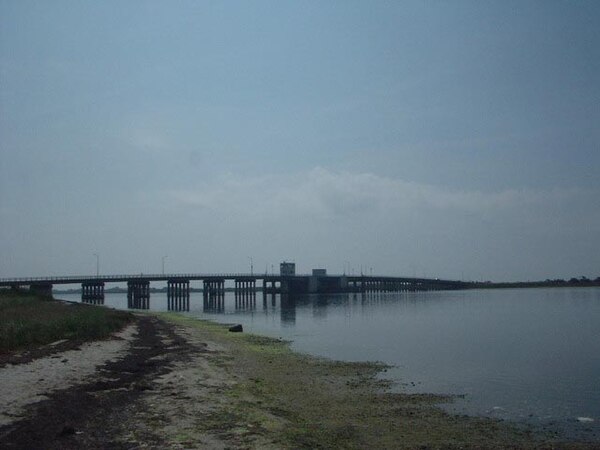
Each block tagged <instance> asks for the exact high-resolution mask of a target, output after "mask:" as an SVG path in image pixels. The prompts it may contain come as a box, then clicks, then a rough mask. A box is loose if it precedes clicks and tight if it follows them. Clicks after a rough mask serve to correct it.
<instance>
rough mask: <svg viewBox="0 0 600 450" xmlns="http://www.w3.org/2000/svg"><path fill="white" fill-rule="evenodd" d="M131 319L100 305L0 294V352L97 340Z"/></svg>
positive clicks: (29, 294) (18, 293) (8, 292)
mask: <svg viewBox="0 0 600 450" xmlns="http://www.w3.org/2000/svg"><path fill="white" fill-rule="evenodd" d="M131 318H132V316H131V315H130V314H128V313H125V312H121V311H114V310H111V309H108V308H104V307H101V306H91V305H82V304H70V303H66V302H62V301H57V300H52V299H47V298H44V297H40V296H38V295H36V294H33V293H27V292H13V291H8V290H6V291H0V352H1V353H6V352H12V351H15V350H22V349H27V348H29V347H32V346H39V345H45V344H49V343H52V342H55V341H58V340H62V339H70V340H78V341H88V340H93V339H101V338H104V337H106V336H108V335H109V334H110V333H112V332H113V331H116V330H119V329H121V328H122V327H123V326H125V324H126V323H127V322H129V321H130V320H131Z"/></svg>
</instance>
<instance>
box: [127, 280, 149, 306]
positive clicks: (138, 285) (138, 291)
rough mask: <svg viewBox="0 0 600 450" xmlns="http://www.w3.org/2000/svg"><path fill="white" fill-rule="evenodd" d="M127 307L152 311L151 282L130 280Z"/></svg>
mask: <svg viewBox="0 0 600 450" xmlns="http://www.w3.org/2000/svg"><path fill="white" fill-rule="evenodd" d="M127 307H128V308H129V309H150V282H149V281H147V280H129V281H128V282H127Z"/></svg>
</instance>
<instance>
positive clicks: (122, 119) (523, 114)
mask: <svg viewBox="0 0 600 450" xmlns="http://www.w3.org/2000/svg"><path fill="white" fill-rule="evenodd" d="M598 23H600V2H597V1H594V0H592V1H582V0H574V1H553V0H544V1H534V0H530V1H520V0H519V1H511V0H502V1H480V0H474V1H460V0H457V1H452V2H446V1H418V2H417V1H402V2H398V1H383V0H381V1H376V2H371V1H352V0H343V1H341V0H340V1H327V2H323V1H316V0H305V1H283V0H274V1H252V2H248V1H184V0H177V1H172V2H171V1H143V0H139V1H129V2H123V1H103V2H97V1H85V0H81V1H75V0H69V1H64V0H56V1H52V2H47V1H42V0H38V1H29V0H18V1H17V0H0V278H2V277H27V276H46V275H79V274H81V275H85V274H95V272H96V263H97V258H96V256H95V254H97V255H98V256H99V262H100V272H101V273H103V274H121V273H124V274H128V273H160V271H161V270H162V263H163V261H164V263H165V270H166V272H168V273H206V272H211V273H212V272H248V271H249V270H250V264H251V263H252V266H253V270H254V271H255V272H261V273H264V272H265V271H268V272H271V267H272V266H273V267H274V268H275V270H276V271H277V267H278V264H279V262H281V261H283V260H287V261H295V262H296V265H297V271H298V272H302V273H306V272H309V271H310V269H312V268H317V267H318V268H326V269H327V270H328V271H329V272H330V273H342V272H343V271H346V272H347V273H360V271H361V270H362V271H363V272H364V273H370V272H371V270H372V271H373V273H375V274H382V275H397V276H415V275H416V276H426V277H439V278H448V279H464V280H493V281H510V280H515V281H516V280H519V281H526V280H540V279H547V278H570V277H572V276H576V277H579V276H587V277H590V278H596V277H598V276H600V177H599V176H598V172H599V169H600V27H599V26H598ZM165 256H166V258H165Z"/></svg>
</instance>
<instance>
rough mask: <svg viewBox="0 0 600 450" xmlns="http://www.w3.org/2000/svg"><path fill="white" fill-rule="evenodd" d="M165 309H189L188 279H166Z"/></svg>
mask: <svg viewBox="0 0 600 450" xmlns="http://www.w3.org/2000/svg"><path fill="white" fill-rule="evenodd" d="M167 309H168V310H169V311H189V310H190V280H182V279H171V280H167Z"/></svg>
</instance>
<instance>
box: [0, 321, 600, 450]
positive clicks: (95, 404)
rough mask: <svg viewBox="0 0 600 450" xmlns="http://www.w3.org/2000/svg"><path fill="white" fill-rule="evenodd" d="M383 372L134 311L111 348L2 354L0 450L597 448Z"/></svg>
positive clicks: (217, 327)
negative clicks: (457, 409) (457, 404)
mask: <svg viewBox="0 0 600 450" xmlns="http://www.w3.org/2000/svg"><path fill="white" fill-rule="evenodd" d="M78 352H80V353H82V355H83V357H79V358H78V357H76V356H74V355H75V354H76V353H78ZM86 361H87V364H85V362H86ZM0 363H2V361H0ZM382 369H383V367H382V366H380V365H377V364H354V363H340V362H334V361H327V360H322V359H318V358H311V357H308V356H305V355H298V354H296V353H293V352H291V351H290V350H289V347H288V346H287V344H286V343H284V342H279V341H276V340H273V339H266V338H261V337H257V336H249V335H245V334H243V333H242V334H237V333H236V334H233V333H228V332H227V330H226V328H224V327H223V326H221V325H216V324H211V323H206V322H199V321H194V320H191V319H186V318H183V317H181V316H177V315H162V316H161V317H160V318H159V317H157V316H153V315H138V316H137V317H136V320H135V323H134V324H133V325H131V326H130V328H128V329H126V330H124V331H123V332H122V333H121V334H119V335H118V336H115V337H113V338H112V339H109V340H106V341H102V342H96V343H93V344H83V345H80V346H76V347H75V348H74V347H73V345H72V344H68V343H56V345H54V346H47V347H46V348H45V349H39V350H38V351H36V352H33V353H31V352H30V353H29V354H27V355H12V356H11V358H9V359H6V358H5V360H4V362H3V365H2V366H1V367H0V380H1V381H2V385H3V389H5V390H4V391H2V390H0V394H1V393H2V392H4V394H3V396H2V397H0V402H1V403H0V406H2V409H1V410H0V419H1V421H0V424H1V425H2V426H1V427H0V447H1V448H6V449H11V448H22V449H39V448H44V449H98V448H106V449H134V448H156V449H159V448H161V449H162V448H211V449H212V448H261V449H262V448H593V445H592V444H584V443H581V444H577V443H561V442H559V441H558V440H557V439H556V438H555V437H553V436H541V435H537V434H534V433H532V431H531V430H527V429H517V428H515V427H513V426H510V425H507V424H504V423H501V422H498V421H493V420H488V419H476V418H467V417H458V416H451V415H448V414H446V413H444V412H442V411H441V410H440V409H438V408H437V407H436V406H435V404H436V403H439V402H440V401H442V400H444V399H442V398H440V397H436V396H428V395H404V394H389V393H386V385H385V383H383V382H381V381H380V380H378V379H377V377H376V375H377V373H378V372H379V371H380V370H382ZM27 377H29V378H27ZM36 377H37V378H36ZM61 377H62V378H61ZM49 379H51V380H55V381H56V382H57V383H54V384H53V383H51V382H50V381H48V380H49ZM11 383H12V384H11ZM13 393H14V394H13ZM21 394H23V395H21Z"/></svg>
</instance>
